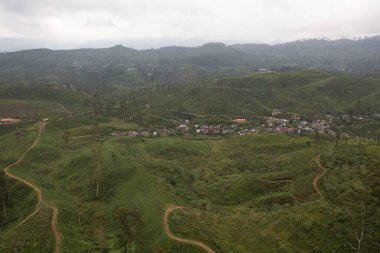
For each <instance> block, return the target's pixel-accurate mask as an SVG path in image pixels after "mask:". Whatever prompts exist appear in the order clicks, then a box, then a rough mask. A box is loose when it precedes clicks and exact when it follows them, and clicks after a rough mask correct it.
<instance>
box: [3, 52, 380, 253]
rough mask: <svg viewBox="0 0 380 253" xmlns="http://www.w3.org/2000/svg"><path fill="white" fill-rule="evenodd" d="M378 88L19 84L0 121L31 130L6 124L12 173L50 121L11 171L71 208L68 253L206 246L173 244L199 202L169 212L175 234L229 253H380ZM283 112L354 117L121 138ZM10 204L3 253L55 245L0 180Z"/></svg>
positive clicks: (300, 75)
mask: <svg viewBox="0 0 380 253" xmlns="http://www.w3.org/2000/svg"><path fill="white" fill-rule="evenodd" d="M213 46H215V45H213ZM217 46H218V47H224V46H222V45H217ZM110 50H121V51H123V50H125V49H123V48H114V49H110ZM44 53H46V54H49V53H50V52H44ZM15 54H16V53H15ZM18 54H22V53H18ZM110 76H113V75H111V74H110ZM379 80H380V79H379V78H378V76H377V75H376V74H373V75H367V76H353V75H337V74H334V73H330V72H323V71H317V70H308V71H306V70H301V71H291V72H271V73H264V74H257V73H255V74H250V75H246V76H241V77H223V78H220V77H218V78H212V79H209V80H206V79H204V80H202V79H200V80H196V81H194V80H193V81H191V82H189V83H186V84H184V83H181V82H174V83H154V84H146V85H144V86H138V87H133V88H131V87H128V85H124V86H120V85H110V86H109V87H108V88H107V89H102V90H101V91H100V90H97V91H90V90H88V91H86V92H83V91H82V92H79V91H75V89H72V88H69V87H66V88H65V87H59V88H58V87H46V86H44V85H40V84H41V83H39V85H13V84H12V85H11V84H10V83H7V85H6V86H3V87H0V98H6V99H2V100H0V114H1V115H2V117H3V116H4V117H15V118H20V119H22V123H17V124H15V125H9V124H6V125H0V129H3V130H2V131H0V166H1V167H2V168H5V167H6V166H7V165H9V164H11V163H12V162H14V161H15V160H17V158H18V157H20V155H21V154H22V153H23V152H24V151H25V150H26V149H27V147H29V146H30V145H31V144H32V143H33V140H34V139H35V137H36V135H37V129H38V128H39V126H40V125H41V122H39V121H40V119H41V118H46V117H48V118H49V120H48V122H47V123H46V125H45V128H43V131H42V135H41V137H40V139H39V141H38V143H37V145H36V146H35V147H34V148H33V149H31V150H30V152H29V153H27V154H26V155H25V157H24V159H23V160H22V162H21V163H20V164H18V166H16V167H14V168H12V169H11V171H12V173H13V174H15V175H17V176H18V177H20V178H23V179H26V180H28V181H29V182H32V183H33V184H34V185H37V186H38V187H39V188H40V189H41V191H42V193H43V198H44V201H45V202H46V203H48V204H49V205H53V206H55V207H57V208H58V210H59V215H58V228H59V232H60V234H61V235H62V246H61V252H157V253H158V252H161V253H162V252H166V253H169V252H203V251H202V250H201V249H200V248H198V247H195V246H190V245H186V244H182V243H178V242H175V241H173V240H171V239H169V237H168V235H167V234H166V233H165V230H164V221H163V216H164V212H165V210H166V209H167V207H168V206H169V205H171V204H177V205H181V206H184V207H186V208H185V209H180V210H176V211H175V212H173V213H172V214H171V215H170V216H169V226H170V228H171V229H172V231H173V233H174V234H176V235H178V236H181V237H183V238H191V239H195V240H199V241H201V242H203V243H205V244H207V245H208V246H210V247H211V248H212V249H213V250H215V251H216V252H218V253H222V252H236V253H238V252H242V253H243V252H244V253H245V252H268V253H269V252H358V250H355V249H354V248H358V246H360V252H377V251H378V250H379V249H380V245H379V241H378V234H379V231H380V223H379V215H378V213H379V211H380V210H379V203H378V201H379V200H378V196H379V194H380V192H379V187H378V185H379V182H380V178H379V177H380V174H379V172H378V168H379V165H380V159H379V157H380V148H379V144H380V135H379V120H378V119H377V118H376V117H377V116H376V115H378V114H379V113H380V111H379V109H378V108H379V107H378V103H379V102H378V99H376V98H377V97H378V94H380V81H379ZM42 86H44V87H42ZM53 86H55V85H53ZM66 108H68V109H66ZM274 108H282V109H284V110H285V111H287V112H292V113H297V114H299V115H300V116H301V117H304V118H317V117H319V116H321V115H323V114H325V113H329V114H332V115H343V114H347V117H344V120H342V121H339V122H334V124H335V125H334V127H335V128H336V132H335V134H334V135H333V134H325V133H309V134H302V133H301V134H275V133H257V134H247V135H242V136H239V135H230V136H203V137H199V136H196V135H193V134H184V135H182V134H168V135H165V136H164V135H163V136H157V137H152V136H150V137H142V136H138V137H129V136H117V135H111V133H113V132H114V131H128V130H146V131H149V132H154V131H156V130H157V129H159V128H175V127H176V126H177V125H178V124H180V123H181V122H183V121H184V120H190V121H191V122H192V123H194V124H203V123H209V124H213V123H215V124H226V125H228V124H229V125H230V124H232V119H233V118H235V117H239V116H244V117H247V118H250V120H252V121H257V122H259V123H258V124H261V121H262V120H263V118H264V117H266V116H269V115H270V113H271V111H272V109H274ZM10 109H12V110H10ZM70 111H71V112H70ZM359 116H360V117H366V120H367V119H368V121H363V120H359V119H358V117H359ZM343 132H348V133H349V134H350V135H349V137H340V133H343ZM319 155H321V156H320V160H319ZM319 162H320V163H321V165H319ZM324 169H326V172H325V174H322V173H323V171H324ZM319 177H320V178H319ZM0 202H1V206H2V209H3V211H2V212H0V240H1V244H0V252H51V251H53V248H54V243H55V240H54V235H53V232H52V230H51V228H50V221H51V219H52V216H53V213H52V212H51V209H49V208H48V206H47V205H43V206H42V207H41V209H40V211H39V212H38V213H37V214H36V215H34V216H32V217H31V218H30V219H27V221H26V222H25V223H23V224H22V225H19V226H18V224H20V221H22V220H23V219H25V218H26V217H27V216H28V215H29V214H30V213H32V212H33V210H35V208H36V203H37V202H36V196H35V192H34V191H32V190H31V189H30V188H29V187H27V186H26V185H24V184H21V183H20V182H16V181H15V180H12V179H10V178H9V177H7V176H6V175H4V174H1V175H0ZM363 221H364V222H363ZM362 229H363V231H364V232H363V237H362V239H360V238H361V237H360V234H361V231H362ZM357 236H358V237H357ZM358 238H359V239H358Z"/></svg>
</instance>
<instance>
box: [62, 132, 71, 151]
mask: <svg viewBox="0 0 380 253" xmlns="http://www.w3.org/2000/svg"><path fill="white" fill-rule="evenodd" d="M62 138H63V140H64V141H65V146H66V147H67V144H68V143H69V139H70V133H69V132H67V131H64V132H63V135H62Z"/></svg>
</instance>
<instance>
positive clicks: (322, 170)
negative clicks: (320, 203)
mask: <svg viewBox="0 0 380 253" xmlns="http://www.w3.org/2000/svg"><path fill="white" fill-rule="evenodd" d="M321 155H322V154H319V155H317V157H316V158H315V162H316V164H317V166H318V168H319V169H320V170H321V172H322V173H320V174H319V175H318V176H316V177H315V178H314V179H313V187H314V189H315V191H316V192H317V193H318V195H319V196H320V197H321V199H325V197H324V196H323V193H322V192H321V190H320V189H319V187H318V181H319V180H320V179H321V178H322V177H323V176H324V175H325V174H326V172H327V169H326V168H325V167H323V166H322V164H321Z"/></svg>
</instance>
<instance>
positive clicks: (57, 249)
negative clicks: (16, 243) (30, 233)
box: [4, 122, 61, 253]
mask: <svg viewBox="0 0 380 253" xmlns="http://www.w3.org/2000/svg"><path fill="white" fill-rule="evenodd" d="M45 125H46V123H45V122H42V123H41V125H40V127H39V130H38V135H37V137H36V139H35V140H34V142H33V144H32V145H31V146H30V147H29V148H28V149H27V150H26V151H25V152H24V153H22V155H21V156H20V157H19V158H18V160H17V161H16V162H14V163H12V164H10V165H8V166H7V167H6V168H5V169H4V173H5V175H7V176H8V177H10V178H12V179H14V180H17V181H19V182H20V183H22V184H24V185H26V186H28V187H30V188H32V189H33V190H34V191H35V192H36V193H37V199H38V202H37V207H36V210H34V211H33V213H31V214H30V215H28V216H27V217H26V218H25V219H23V220H22V221H21V222H19V223H18V224H17V225H16V226H15V227H13V228H12V229H11V230H13V229H15V228H17V227H19V226H21V225H22V224H24V223H25V222H26V221H28V220H29V219H30V218H32V217H33V216H34V215H36V214H37V213H38V212H39V211H40V210H41V208H42V207H46V208H49V209H51V210H52V218H51V228H52V231H53V234H54V237H55V247H54V253H60V251H61V250H60V249H61V236H60V234H59V231H58V209H57V207H55V206H53V205H49V204H47V203H46V202H45V201H44V199H43V197H42V192H41V189H40V188H38V187H37V186H36V185H34V184H33V183H31V182H29V181H27V180H25V179H22V178H20V177H18V176H16V175H14V174H12V173H11V172H10V171H9V170H10V169H11V168H13V167H15V166H17V165H19V164H20V163H21V162H22V161H23V159H24V157H25V155H26V154H28V153H29V152H30V151H31V150H32V149H33V148H34V147H35V146H36V145H37V143H38V141H39V139H40V137H41V135H42V132H43V130H44V128H45ZM11 230H10V231H11ZM8 232H9V231H8Z"/></svg>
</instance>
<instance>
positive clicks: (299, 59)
mask: <svg viewBox="0 0 380 253" xmlns="http://www.w3.org/2000/svg"><path fill="white" fill-rule="evenodd" d="M305 68H319V69H325V70H329V71H344V72H349V73H372V72H377V71H379V70H380V36H376V37H371V38H366V39H361V40H348V39H341V40H334V41H328V40H318V39H314V40H303V41H295V42H290V43H285V44H277V45H266V44H233V45H225V44H223V43H207V44H205V45H203V46H199V47H178V46H171V47H162V48H159V49H148V50H135V49H131V48H127V47H124V46H122V45H121V44H120V45H116V46H113V47H110V48H101V49H73V50H49V49H33V50H24V51H17V52H11V53H0V85H1V84H2V85H11V84H22V85H34V84H40V85H52V86H56V85H58V86H62V85H65V86H79V87H81V88H88V87H90V86H91V87H99V86H107V85H124V86H140V85H146V84H149V83H154V82H187V81H190V80H194V79H200V78H213V77H221V76H238V75H242V74H247V73H250V72H253V71H257V70H258V69H268V70H287V69H305Z"/></svg>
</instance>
